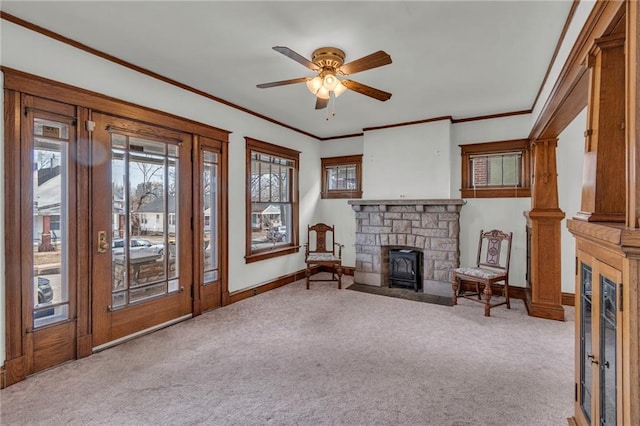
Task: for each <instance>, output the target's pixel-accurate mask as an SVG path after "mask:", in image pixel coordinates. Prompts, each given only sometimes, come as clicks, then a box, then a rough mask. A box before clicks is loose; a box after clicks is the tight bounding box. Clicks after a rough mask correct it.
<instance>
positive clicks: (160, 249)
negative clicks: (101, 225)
mask: <svg viewBox="0 0 640 426" xmlns="http://www.w3.org/2000/svg"><path fill="white" fill-rule="evenodd" d="M111 249H112V253H113V254H116V255H118V254H124V239H123V238H116V239H114V240H113V241H112V242H111ZM129 253H131V254H134V253H140V254H143V255H145V254H146V255H160V256H162V255H163V254H164V244H153V243H152V242H151V241H149V240H145V239H141V238H131V240H130V243H129Z"/></svg>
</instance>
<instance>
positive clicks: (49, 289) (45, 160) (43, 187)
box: [32, 118, 69, 327]
mask: <svg viewBox="0 0 640 426" xmlns="http://www.w3.org/2000/svg"><path fill="white" fill-rule="evenodd" d="M34 135H35V136H34V142H33V144H34V146H33V169H32V170H33V174H32V177H33V239H34V241H33V325H34V327H40V326H43V325H47V324H51V323H54V322H57V321H64V320H67V319H68V318H69V259H68V248H69V209H68V206H69V200H68V188H69V143H68V139H69V126H68V125H67V124H65V123H59V122H54V121H49V120H43V119H39V118H35V119H34Z"/></svg>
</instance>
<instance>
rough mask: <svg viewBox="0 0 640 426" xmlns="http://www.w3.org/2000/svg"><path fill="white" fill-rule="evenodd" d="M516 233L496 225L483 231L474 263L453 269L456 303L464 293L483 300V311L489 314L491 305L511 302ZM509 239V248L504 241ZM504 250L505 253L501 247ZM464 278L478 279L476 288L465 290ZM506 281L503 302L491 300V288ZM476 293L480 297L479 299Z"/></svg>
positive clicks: (503, 286) (465, 295) (474, 280)
mask: <svg viewBox="0 0 640 426" xmlns="http://www.w3.org/2000/svg"><path fill="white" fill-rule="evenodd" d="M512 237H513V233H512V232H510V233H508V234H507V233H505V232H502V231H500V230H497V229H494V230H491V231H487V232H484V231H480V241H479V243H478V257H477V260H476V266H475V267H468V268H457V269H455V270H454V271H453V283H452V287H453V304H454V305H456V304H457V303H458V297H464V298H466V299H469V300H473V301H475V302H480V303H484V315H485V316H487V317H488V316H490V311H491V308H494V307H496V306H499V305H504V304H506V305H507V309H511V304H510V303H509V260H510V257H511V239H512ZM505 242H506V248H505V247H504V244H503V243H505ZM503 250H505V255H504V256H503V255H502V251H503ZM461 281H468V282H471V283H475V292H474V291H472V290H471V291H465V290H463V289H462V287H461ZM500 282H504V284H503V285H502V286H501V287H502V292H503V295H504V298H505V301H504V302H500V303H494V304H492V303H491V296H492V289H491V286H495V285H496V284H497V283H500ZM480 285H482V286H484V288H483V293H484V300H482V299H481V297H480V296H481V293H480ZM476 297H477V299H476Z"/></svg>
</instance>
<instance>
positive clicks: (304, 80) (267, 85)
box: [256, 77, 309, 89]
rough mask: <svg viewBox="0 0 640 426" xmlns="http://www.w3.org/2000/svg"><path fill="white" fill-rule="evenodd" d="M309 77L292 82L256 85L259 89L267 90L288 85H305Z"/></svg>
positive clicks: (283, 81) (292, 80) (294, 79)
mask: <svg viewBox="0 0 640 426" xmlns="http://www.w3.org/2000/svg"><path fill="white" fill-rule="evenodd" d="M307 80H309V77H300V78H292V79H291V80H282V81H272V82H271V83H262V84H256V87H257V88H258V89H267V88H269V87H276V86H286V85H287V84H295V83H305V82H306V81H307Z"/></svg>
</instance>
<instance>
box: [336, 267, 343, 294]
mask: <svg viewBox="0 0 640 426" xmlns="http://www.w3.org/2000/svg"><path fill="white" fill-rule="evenodd" d="M337 269H338V290H340V289H342V265H338V268H337Z"/></svg>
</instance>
